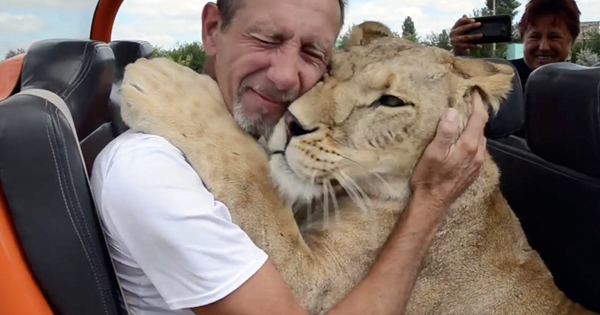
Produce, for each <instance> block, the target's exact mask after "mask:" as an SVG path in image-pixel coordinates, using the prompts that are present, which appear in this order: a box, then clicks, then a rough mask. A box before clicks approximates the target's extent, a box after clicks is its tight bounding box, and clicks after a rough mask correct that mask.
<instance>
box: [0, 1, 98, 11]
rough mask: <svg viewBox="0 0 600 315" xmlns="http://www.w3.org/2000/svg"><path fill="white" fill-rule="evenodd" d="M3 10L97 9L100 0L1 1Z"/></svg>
mask: <svg viewBox="0 0 600 315" xmlns="http://www.w3.org/2000/svg"><path fill="white" fill-rule="evenodd" d="M1 3H2V9H5V10H8V9H63V10H65V9H69V10H70V9H76V10H78V9H82V8H90V7H92V8H95V7H96V4H97V3H98V0H1Z"/></svg>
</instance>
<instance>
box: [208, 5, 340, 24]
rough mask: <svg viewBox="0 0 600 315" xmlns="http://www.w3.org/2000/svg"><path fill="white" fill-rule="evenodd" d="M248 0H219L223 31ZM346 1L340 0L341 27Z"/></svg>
mask: <svg viewBox="0 0 600 315" xmlns="http://www.w3.org/2000/svg"><path fill="white" fill-rule="evenodd" d="M246 1H251V0H217V7H218V8H219V12H220V14H221V19H222V20H223V24H221V30H222V31H224V30H226V29H227V27H228V26H229V24H231V20H232V19H233V17H234V16H235V13H236V12H237V10H239V9H240V8H241V7H242V6H243V5H245V4H246ZM346 1H347V0H338V4H339V5H340V12H341V16H340V21H341V23H340V28H341V27H342V26H343V25H344V17H345V14H344V11H345V10H346Z"/></svg>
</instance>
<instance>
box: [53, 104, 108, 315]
mask: <svg viewBox="0 0 600 315" xmlns="http://www.w3.org/2000/svg"><path fill="white" fill-rule="evenodd" d="M48 103H49V102H48V100H45V103H44V104H45V106H46V109H48V107H49V104H48ZM53 107H54V106H53ZM54 110H55V114H56V113H57V111H58V109H57V108H56V107H54ZM46 135H47V137H48V144H49V146H50V149H51V151H52V158H53V161H54V166H55V169H56V175H57V178H58V183H59V186H60V191H61V195H62V197H63V201H64V204H65V208H66V209H67V213H68V215H69V219H70V220H71V224H72V225H73V227H74V230H75V234H76V235H77V238H78V239H79V242H80V243H81V245H82V248H83V251H84V253H85V255H86V258H87V260H88V262H90V264H91V259H90V256H89V254H88V251H87V249H86V247H85V242H84V241H83V239H82V237H81V235H80V234H79V231H78V229H77V224H76V223H75V220H74V218H73V216H72V214H71V211H70V207H69V203H68V202H67V197H66V195H65V187H63V182H62V180H61V179H63V177H62V176H61V172H60V167H59V163H58V161H57V160H58V159H57V154H56V152H55V150H54V146H53V144H52V139H51V137H50V130H49V126H48V125H46ZM69 199H70V198H69ZM92 273H93V274H94V278H96V280H97V277H96V276H95V271H94V270H93V266H92ZM103 304H105V303H104V299H103ZM104 309H105V311H108V310H107V308H106V305H104Z"/></svg>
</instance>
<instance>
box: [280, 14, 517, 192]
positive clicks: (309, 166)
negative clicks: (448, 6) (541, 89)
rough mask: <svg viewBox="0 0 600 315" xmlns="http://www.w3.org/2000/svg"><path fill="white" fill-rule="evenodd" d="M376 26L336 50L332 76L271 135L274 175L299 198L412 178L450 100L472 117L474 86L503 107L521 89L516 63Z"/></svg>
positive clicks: (295, 104) (297, 103) (305, 97)
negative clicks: (461, 52) (336, 186)
mask: <svg viewBox="0 0 600 315" xmlns="http://www.w3.org/2000/svg"><path fill="white" fill-rule="evenodd" d="M368 23H370V24H365V25H359V26H357V28H356V29H355V31H354V32H353V35H352V36H351V38H352V40H351V41H350V43H349V45H350V46H349V47H345V48H343V49H340V50H339V51H336V52H335V53H334V56H333V58H332V63H331V68H330V71H329V73H328V75H327V76H326V77H325V78H324V80H323V82H320V83H319V84H317V85H316V86H315V87H314V88H312V89H311V90H310V91H309V92H307V93H306V94H305V95H303V96H302V97H300V98H299V99H298V100H296V101H295V102H293V103H292V104H291V105H290V107H289V111H288V113H287V114H286V116H284V118H282V120H281V121H280V122H279V124H278V125H277V126H276V128H275V130H274V133H273V135H272V137H271V138H270V140H269V149H270V151H271V162H270V163H271V167H272V169H273V174H274V180H275V182H277V183H278V184H279V186H281V188H282V189H283V191H284V193H285V194H286V195H288V196H290V197H292V198H297V199H301V198H314V197H316V196H318V195H320V194H321V193H322V190H323V189H322V187H323V186H322V185H323V183H324V182H327V181H337V182H344V181H346V182H347V179H348V178H350V179H352V180H353V181H354V182H357V183H359V182H364V180H365V179H370V178H375V177H378V178H379V179H382V177H386V178H387V179H389V178H401V179H402V178H403V179H406V180H408V178H409V177H410V173H411V171H412V169H413V167H414V165H415V163H416V161H417V160H418V158H419V156H420V155H421V153H422V151H423V150H424V149H425V147H426V145H427V144H428V143H429V142H430V141H431V139H432V137H433V135H434V133H435V129H436V127H437V123H438V122H439V119H440V117H441V116H442V114H443V112H444V110H445V109H446V107H448V106H449V107H454V108H456V109H458V111H459V113H460V114H461V115H460V116H461V119H462V121H463V122H466V121H467V119H468V115H469V113H470V110H471V108H470V105H469V104H470V103H469V99H470V94H471V92H472V91H474V90H475V89H477V90H479V92H480V93H481V95H482V97H483V99H484V101H485V102H487V103H488V104H489V105H490V107H491V109H492V112H494V113H495V112H497V110H498V107H499V104H500V102H501V101H502V99H503V98H504V97H506V96H507V95H508V93H509V92H510V90H511V88H512V86H511V85H512V84H511V80H512V77H513V75H514V71H513V69H512V67H510V66H508V65H502V64H495V63H491V62H487V61H484V60H481V59H465V58H456V57H454V56H453V55H452V54H451V52H449V51H446V50H443V49H440V48H434V47H424V46H419V45H416V44H414V43H412V42H409V41H406V40H403V39H400V38H395V37H392V36H390V33H389V32H381V31H377V32H369V27H370V26H372V25H377V23H375V24H373V23H374V22H368ZM379 26H382V25H379ZM379 29H380V30H385V29H387V27H385V26H382V27H380V28H379ZM375 35H378V36H375ZM365 36H369V38H368V40H366V39H365V38H366V37H365ZM375 37H376V38H375Z"/></svg>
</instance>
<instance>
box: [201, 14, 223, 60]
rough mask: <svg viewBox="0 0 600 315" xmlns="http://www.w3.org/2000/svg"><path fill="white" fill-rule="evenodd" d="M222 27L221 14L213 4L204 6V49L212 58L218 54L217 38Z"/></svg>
mask: <svg viewBox="0 0 600 315" xmlns="http://www.w3.org/2000/svg"><path fill="white" fill-rule="evenodd" d="M220 27H221V14H220V12H219V8H218V7H217V5H216V4H215V3H213V2H209V3H207V4H205V5H204V8H203V9H202V47H203V48H204V52H205V53H206V56H208V57H212V56H214V55H215V54H216V53H217V48H216V41H217V38H216V36H217V35H218V31H219V28H220Z"/></svg>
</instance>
